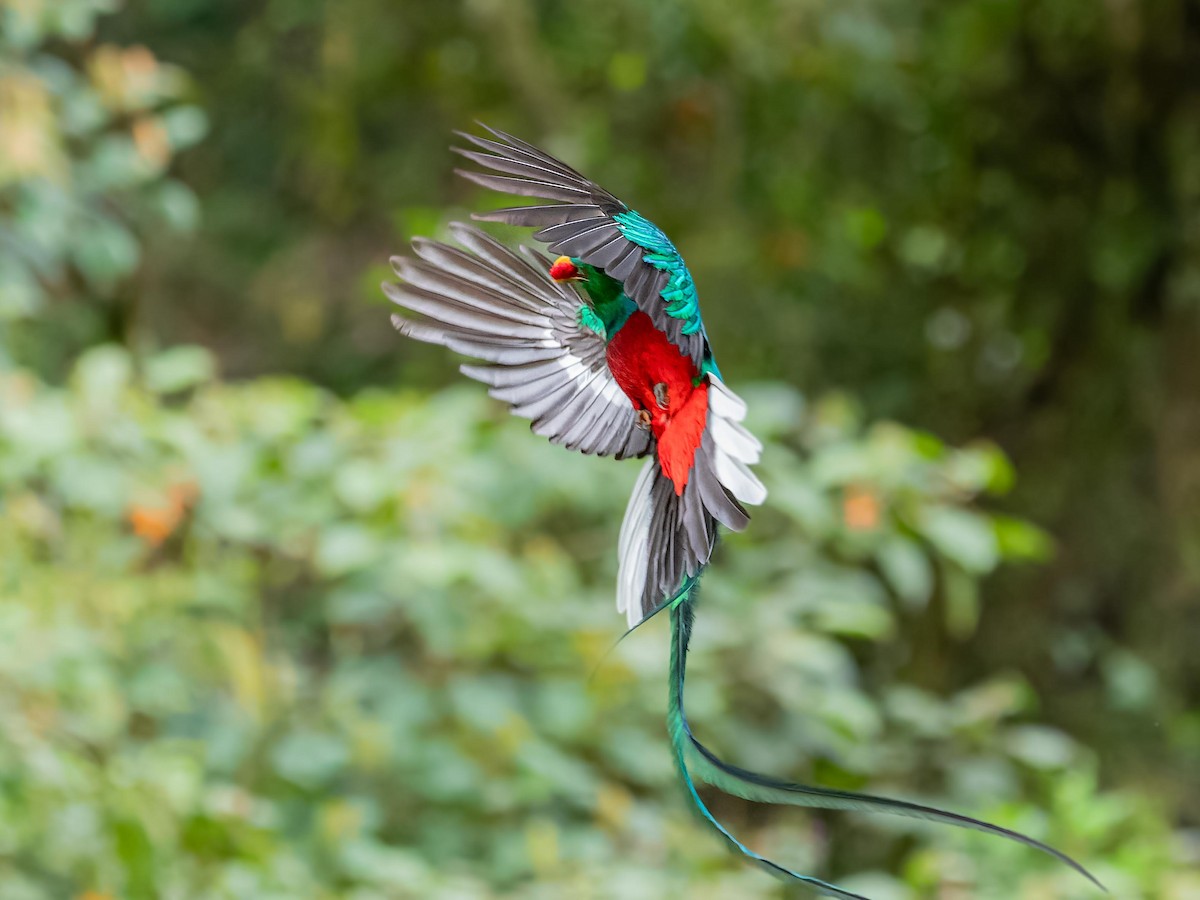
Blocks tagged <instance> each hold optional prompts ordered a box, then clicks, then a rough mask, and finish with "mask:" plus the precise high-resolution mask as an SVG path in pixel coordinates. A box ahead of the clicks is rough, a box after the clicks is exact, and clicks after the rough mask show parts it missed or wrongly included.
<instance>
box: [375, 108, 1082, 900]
mask: <svg viewBox="0 0 1200 900" xmlns="http://www.w3.org/2000/svg"><path fill="white" fill-rule="evenodd" d="M485 127H486V126H485ZM487 130H488V131H489V132H490V134H491V138H490V139H489V138H483V137H477V136H474V135H470V134H461V137H463V138H464V139H465V140H466V141H468V142H470V143H471V144H472V145H474V148H475V149H471V150H466V149H461V148H454V149H455V151H456V152H457V153H459V154H461V155H462V156H465V157H466V158H467V159H469V160H471V161H472V162H474V163H477V164H478V165H480V166H482V167H483V168H484V169H487V170H490V171H486V172H481V171H463V170H460V174H461V175H463V176H464V177H466V178H468V179H470V180H471V181H473V182H475V183H477V184H480V185H482V186H484V187H487V188H491V189H493V190H497V191H502V192H504V193H507V194H515V195H517V196H521V197H537V198H541V199H542V200H545V201H550V202H547V203H542V204H538V205H528V206H516V207H510V208H507V209H500V210H496V211H494V212H489V213H486V214H483V215H476V216H474V217H473V218H475V219H479V220H483V221H489V222H504V223H508V224H510V225H523V226H532V227H536V228H538V229H539V230H538V231H536V232H534V235H533V236H534V238H535V239H537V240H538V241H540V242H542V243H544V244H547V245H548V247H549V250H550V252H551V253H552V254H555V255H556V257H557V258H556V259H553V260H551V259H550V258H548V257H545V256H543V255H542V254H540V253H538V252H537V251H535V250H530V249H528V248H525V247H522V248H521V252H520V253H516V252H514V251H512V250H510V249H508V248H507V247H505V246H503V245H502V244H500V243H499V242H497V241H496V240H494V239H493V238H491V237H489V236H488V235H486V234H484V233H483V232H482V231H480V230H479V229H477V228H473V227H471V226H469V225H464V224H461V223H455V224H453V225H451V230H452V232H453V234H454V236H455V238H456V239H457V240H458V242H459V243H460V244H461V245H462V246H461V249H460V248H458V247H453V246H450V245H447V244H442V243H438V242H436V241H432V240H428V239H425V238H417V239H415V240H414V241H413V244H412V246H413V251H414V253H415V254H416V258H415V259H409V258H404V257H395V258H393V260H392V264H393V267H394V268H395V271H396V274H397V275H398V276H399V277H400V279H401V280H400V283H398V284H385V285H384V286H383V289H384V291H385V293H386V294H387V295H388V297H389V298H391V300H392V301H393V302H395V303H396V304H397V305H398V306H400V307H402V308H403V309H404V310H405V311H406V312H407V313H415V314H417V315H419V317H420V318H408V317H407V316H403V315H396V316H393V317H392V321H393V323H394V324H395V326H396V328H397V329H399V331H400V332H401V333H402V334H405V335H408V336H409V337H411V338H415V339H417V340H419V341H426V342H429V343H433V344H441V345H443V346H445V347H448V348H450V349H451V350H454V351H455V352H457V353H461V354H463V355H465V356H469V357H474V358H476V359H479V360H482V361H483V362H484V363H487V365H464V366H462V371H463V373H464V374H465V375H467V376H469V377H471V378H474V379H475V380H476V381H481V382H483V383H484V384H486V385H488V387H489V389H490V390H489V393H490V394H491V395H492V396H493V397H495V398H496V399H498V400H503V401H504V402H505V403H508V404H509V405H510V406H511V408H512V412H513V413H515V414H516V415H520V416H525V417H526V418H529V419H531V420H532V422H533V424H532V429H533V431H534V432H536V433H538V434H542V435H545V436H546V437H548V438H549V439H550V440H551V441H553V442H554V443H557V444H562V445H564V446H566V447H569V448H571V449H573V450H579V451H580V452H582V453H588V454H593V455H596V456H614V457H616V458H617V459H625V458H627V457H645V458H646V462H645V464H644V465H643V466H642V470H641V475H640V476H639V477H638V479H637V483H636V484H635V485H634V488H633V495H632V496H631V497H630V499H629V506H628V508H627V509H626V511H625V521H624V523H623V524H622V526H621V534H620V539H619V550H618V553H619V559H620V563H619V570H618V575H617V608H618V610H620V611H621V612H623V613H624V614H625V616H626V618H627V620H628V622H629V626H630V629H631V630H632V629H633V628H636V627H637V626H638V625H639V624H641V623H642V622H645V621H646V620H647V619H649V618H650V617H651V616H653V615H655V614H656V613H658V612H660V611H661V610H663V609H667V610H669V611H670V618H671V634H672V644H671V665H670V693H669V706H668V713H667V716H668V719H667V721H668V731H669V733H670V737H671V743H672V746H673V749H674V756H675V763H676V766H677V767H678V769H679V774H680V777H681V778H682V780H683V785H684V787H685V789H686V791H687V793H688V796H689V797H690V798H691V800H692V802H693V803H694V804H695V807H696V809H697V810H698V811H699V813H700V814H701V816H703V818H704V819H705V820H706V821H707V822H708V823H709V824H710V825H711V826H712V827H713V828H715V829H716V830H717V831H718V832H719V833H720V834H721V836H722V837H723V838H724V839H725V840H726V841H727V842H728V843H729V845H730V846H731V847H732V848H733V849H734V850H736V851H737V852H739V853H741V854H743V855H745V856H746V857H748V858H749V859H751V860H753V861H754V862H756V863H758V864H759V865H760V866H762V867H763V868H765V869H767V870H768V871H770V872H771V873H773V874H775V875H778V876H781V877H783V878H784V879H786V880H791V881H797V882H801V883H803V884H806V885H808V886H810V887H811V888H814V889H815V890H817V891H819V892H821V893H824V894H827V895H829V896H834V897H849V898H854V897H859V895H857V894H853V893H850V892H849V891H845V890H842V889H841V888H838V887H836V886H834V885H831V884H828V883H826V882H824V881H821V880H819V879H817V878H813V877H811V876H808V875H801V874H799V873H797V872H793V871H791V870H790V869H786V868H784V867H783V866H780V865H778V864H776V863H774V862H772V861H771V860H769V859H766V858H764V857H762V856H759V855H758V854H757V853H755V852H754V851H752V850H750V849H749V848H748V847H746V846H745V845H743V844H742V843H741V842H740V841H738V840H737V838H735V837H734V836H733V835H732V834H730V832H729V831H728V830H726V829H725V827H724V826H723V825H721V824H720V823H719V822H718V821H717V820H716V818H714V816H713V815H712V813H711V812H710V811H709V809H708V807H707V806H706V805H705V803H704V801H703V800H702V799H701V797H700V795H699V793H698V792H697V790H696V785H695V783H694V781H693V775H695V776H696V777H698V778H699V779H700V780H702V781H704V782H707V783H709V784H711V785H713V786H715V787H717V788H719V789H720V790H723V791H725V792H727V793H730V794H734V795H736V796H738V797H744V798H747V799H750V800H756V801H760V802H771V803H789V804H794V805H797V806H810V807H819V808H824V809H852V810H865V811H871V812H881V813H892V814H895V815H901V816H910V817H914V818H919V819H930V820H933V821H935V822H944V823H947V824H951V825H959V826H962V827H965V828H974V829H977V830H979V831H984V832H988V833H990V834H995V835H1000V836H1002V837H1007V838H1010V839H1012V840H1015V841H1019V842H1020V843H1023V844H1027V845H1029V846H1031V847H1035V848H1037V849H1039V850H1042V851H1044V852H1046V853H1049V854H1050V855H1052V856H1054V857H1056V858H1057V859H1059V860H1061V861H1062V862H1064V863H1066V864H1067V865H1069V866H1071V867H1072V868H1074V869H1076V870H1077V871H1079V872H1080V873H1082V874H1083V875H1084V876H1085V877H1087V878H1089V879H1091V880H1092V881H1093V882H1095V879H1094V878H1092V876H1091V875H1090V874H1089V873H1088V872H1087V871H1086V870H1085V869H1084V868H1083V867H1082V866H1080V865H1079V864H1078V863H1077V862H1075V861H1074V860H1072V859H1071V858H1069V857H1067V856H1066V855H1064V854H1062V853H1060V852H1059V851H1057V850H1055V849H1053V848H1051V847H1048V846H1046V845H1045V844H1042V843H1040V842H1039V841H1035V840H1034V839H1033V838H1029V837H1026V836H1025V835H1022V834H1018V833H1016V832H1014V831H1009V830H1008V829H1005V828H1001V827H999V826H997V825H990V824H988V823H986V822H981V821H978V820H976V819H971V818H968V817H966V816H960V815H957V814H955V813H951V812H944V811H942V810H938V809H932V808H930V807H926V806H919V805H917V804H915V803H908V802H905V801H902V800H888V799H884V798H880V797H872V796H868V795H864V794H856V793H851V792H848V791H838V790H829V789H826V788H819V787H809V786H806V785H801V784H791V783H788V782H785V781H779V780H776V779H773V778H768V777H766V776H764V775H760V774H757V773H755V772H748V771H746V770H744V769H739V768H737V767H736V766H732V765H729V764H728V763H726V762H724V761H722V760H721V759H719V758H718V757H717V756H716V755H715V754H714V753H713V752H712V751H711V750H709V749H708V748H707V747H705V746H704V745H703V744H701V743H700V742H699V741H698V740H697V739H696V738H695V736H694V735H693V734H692V730H691V727H690V726H689V724H688V720H687V715H686V713H685V712H684V704H683V685H684V670H685V665H686V658H687V650H688V640H689V637H690V634H691V627H692V620H693V617H694V615H695V603H696V594H697V582H698V580H699V578H700V574H701V572H702V571H703V570H704V567H705V565H706V564H707V563H708V561H709V558H710V557H711V555H712V552H713V546H714V544H715V543H716V539H717V525H718V523H720V524H721V525H724V526H725V527H727V528H730V529H732V530H734V531H741V530H742V529H743V528H745V527H746V525H747V523H748V522H749V520H750V519H749V516H748V515H747V513H746V510H745V508H744V506H743V504H760V503H762V502H763V500H764V499H765V498H766V495H767V492H766V489H765V488H764V487H763V485H762V483H761V482H760V481H759V480H758V478H757V477H756V476H755V475H754V474H753V473H752V472H751V471H750V469H749V466H750V465H752V464H754V463H756V462H757V461H758V458H759V452H760V450H761V445H760V444H759V442H758V441H757V440H756V439H755V438H754V437H753V435H751V434H750V433H749V432H748V431H747V430H746V429H745V428H744V427H743V426H742V424H741V422H742V419H743V417H744V416H745V414H746V405H745V403H743V402H742V400H741V399H740V398H739V397H738V396H737V395H736V394H734V393H733V391H731V390H730V389H729V388H728V387H726V386H725V382H724V380H723V379H722V376H721V373H720V370H719V369H718V368H717V364H716V361H715V360H714V359H713V354H712V348H711V346H710V345H709V342H708V335H707V334H706V333H705V330H704V323H703V322H702V321H701V319H700V307H699V304H698V302H697V297H696V286H695V284H694V283H693V281H692V276H691V274H690V273H689V272H688V269H687V266H685V265H684V262H683V258H682V257H681V256H680V255H679V251H678V250H676V249H675V246H674V245H673V244H672V243H671V241H670V240H669V239H668V238H667V236H666V235H665V234H663V232H662V231H661V230H659V228H657V227H656V226H655V225H654V224H653V223H651V222H650V221H649V220H648V219H646V218H644V217H643V216H641V215H640V214H639V213H637V212H635V211H634V210H632V209H630V208H629V207H628V206H626V205H625V204H624V203H622V202H621V201H620V200H618V199H617V198H616V197H614V196H613V195H612V194H610V193H609V192H608V191H606V190H604V189H603V188H602V187H600V186H599V185H597V184H595V183H593V182H592V181H590V180H588V179H587V178H585V177H584V176H583V175H581V174H580V173H578V172H576V171H575V170H574V169H572V168H571V167H570V166H568V165H566V164H565V163H562V162H560V161H558V160H557V159H555V158H553V157H552V156H550V155H549V154H547V153H544V152H542V151H541V150H539V149H537V148H536V147H533V146H532V145H530V144H527V143H525V142H524V141H521V140H518V139H517V138H515V137H512V136H511V135H508V134H505V133H504V132H501V131H496V130H494V129H490V128H489V129H487ZM493 173H497V174H493ZM1097 884H1098V882H1097ZM860 900H861V898H860Z"/></svg>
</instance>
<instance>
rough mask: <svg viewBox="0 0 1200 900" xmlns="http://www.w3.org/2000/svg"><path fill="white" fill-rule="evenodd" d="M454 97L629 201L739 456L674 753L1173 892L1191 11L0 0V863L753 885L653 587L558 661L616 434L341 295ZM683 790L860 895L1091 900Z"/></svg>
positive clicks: (708, 893)
mask: <svg viewBox="0 0 1200 900" xmlns="http://www.w3.org/2000/svg"><path fill="white" fill-rule="evenodd" d="M476 119H480V120H483V121H486V122H489V123H492V124H496V125H498V126H500V127H503V128H507V129H509V130H512V131H514V132H516V133H518V134H520V135H522V136H525V137H527V138H528V139H530V140H533V141H535V142H538V143H540V144H542V145H544V146H546V147H547V148H548V149H550V150H551V151H553V152H555V153H557V154H559V155H561V156H562V157H564V158H565V159H567V160H569V161H570V162H572V163H573V164H575V165H577V166H578V167H579V168H581V169H583V170H584V171H586V172H588V173H590V174H591V175H592V176H593V177H595V178H596V179H597V180H599V181H601V182H602V183H603V184H605V185H606V186H608V187H610V189H612V190H613V191H614V192H616V193H618V194H619V195H621V196H623V197H626V198H629V200H630V202H631V203H632V204H634V205H636V206H637V207H638V208H639V209H640V210H641V211H643V212H645V213H647V214H649V215H650V216H652V217H653V218H654V219H655V220H656V221H657V222H658V223H659V224H660V225H662V226H663V227H665V228H666V229H667V230H668V231H669V232H670V233H671V234H672V236H673V237H674V238H675V240H676V243H677V244H678V245H679V246H680V247H681V249H682V250H683V251H684V253H685V255H686V257H687V259H688V260H689V263H690V264H691V267H692V270H693V272H694V274H695V276H696V278H697V280H698V282H699V285H700V288H701V295H702V297H703V298H704V309H705V317H706V321H707V322H708V328H709V331H710V333H711V335H712V338H713V340H714V343H715V345H716V347H717V350H718V352H719V356H720V360H721V364H722V367H723V368H724V370H725V371H726V372H727V373H728V375H729V380H730V382H731V384H732V385H733V387H734V388H735V389H736V390H738V391H739V392H741V393H743V394H744V396H746V397H747V399H748V400H749V401H750V403H751V425H752V427H753V428H754V430H755V431H756V432H757V433H758V434H759V435H761V436H762V437H763V438H764V440H765V441H766V443H767V445H768V447H767V451H766V455H765V459H764V463H763V466H762V475H763V478H764V480H765V481H766V483H767V485H768V486H769V488H770V491H771V496H770V500H769V502H768V505H767V506H766V507H765V508H764V509H763V510H762V511H761V512H760V513H759V514H758V515H756V518H755V521H754V524H753V527H752V528H751V529H750V530H749V531H748V532H747V533H745V534H743V535H738V536H735V537H732V538H730V539H729V540H728V541H726V542H725V544H724V549H723V550H722V552H721V553H720V554H719V556H718V558H717V561H716V564H715V566H714V568H713V570H712V572H711V575H710V576H709V578H708V590H707V593H706V599H705V603H704V607H703V608H702V610H701V614H700V619H699V626H698V630H697V634H696V641H695V643H696V649H695V654H694V664H693V668H692V673H691V683H692V685H693V687H692V688H690V701H691V706H692V708H693V717H694V720H695V725H696V727H697V729H698V731H699V732H700V733H701V734H702V735H703V736H704V738H705V739H706V740H707V741H709V742H710V743H711V744H712V745H714V746H715V747H717V748H719V750H720V752H722V754H723V755H724V756H726V758H729V759H731V760H733V761H736V762H738V763H740V764H742V765H746V766H748V767H751V768H756V769H761V770H766V771H771V772H775V773H779V774H781V775H786V776H790V777H794V778H797V779H799V780H815V781H818V782H820V783H822V784H827V785H832V786H842V787H847V788H854V789H861V790H868V791H873V792H878V793H885V794H892V795H898V796H904V797H910V798H916V799H922V800H925V801H928V802H933V803H936V804H942V805H947V806H949V807H951V808H954V809H957V810H961V811H963V812H967V813H970V814H972V815H977V816H982V817H985V818H988V819H991V820H993V821H996V822H999V823H1002V824H1004V825H1007V826H1010V827H1014V828H1018V829H1021V830H1023V831H1026V832H1029V833H1031V834H1033V835H1035V836H1037V837H1039V838H1042V839H1044V840H1047V841H1050V842H1051V843H1053V844H1054V845H1055V846H1057V847H1060V848H1062V849H1063V850H1065V851H1067V852H1069V853H1071V854H1072V855H1074V856H1076V857H1078V858H1079V859H1080V860H1082V861H1083V862H1084V863H1085V864H1087V865H1088V866H1089V867H1090V868H1091V869H1092V870H1093V871H1094V872H1096V873H1097V874H1098V875H1099V876H1100V878H1101V879H1102V880H1104V881H1105V882H1106V883H1107V884H1108V886H1109V888H1110V889H1111V891H1112V894H1113V896H1115V897H1119V898H1164V900H1184V898H1189V900H1195V898H1197V897H1200V653H1197V649H1196V648H1197V642H1198V640H1200V599H1198V598H1200V406H1198V404H1197V400H1198V397H1200V6H1198V5H1197V4H1196V3H1195V2H1194V0H1142V2H1139V0H1107V2H1099V0H958V2H954V3H945V2H941V0H764V2H761V3H743V2H739V0H686V2H685V0H660V2H654V3H645V2H638V0H606V2H604V3H584V2H578V3H559V2H549V0H442V2H437V3H433V2H424V3H422V2H416V0H405V2H398V0H127V2H125V3H121V2H120V0H0V897H3V898H5V900H62V898H74V900H118V898H121V900H143V898H160V897H161V898H180V900H183V898H237V900H242V898H352V900H384V898H456V900H457V898H492V897H513V898H516V897H521V898H526V897H528V898H558V897H572V898H574V897H580V898H590V897H595V898H609V897H613V898H618V897H619V898H640V897H645V898H660V897H689V898H731V897H737V898H743V897H744V898H756V897H761V898H767V897H782V896H784V895H785V893H786V892H785V890H784V888H783V887H781V886H780V885H778V884H777V883H776V882H774V881H772V880H771V879H770V878H768V877H767V876H765V875H764V874H762V873H761V872H759V871H757V870H752V869H749V868H747V867H746V866H744V865H742V864H740V863H739V862H737V861H736V860H734V859H732V858H731V857H729V856H728V855H727V854H726V853H725V851H724V849H723V846H722V845H721V844H720V843H719V841H718V840H717V839H716V838H715V837H714V836H712V835H711V834H710V833H709V832H707V831H706V830H705V828H704V826H703V825H701V824H700V823H698V822H696V821H695V820H694V819H692V818H691V817H690V816H689V814H688V813H687V811H686V809H685V803H684V800H683V797H682V795H681V792H680V791H679V790H678V788H677V786H676V785H675V782H674V776H673V772H672V766H671V760H670V756H669V752H668V748H667V743H666V739H665V732H664V727H663V723H662V716H663V709H664V705H665V694H666V684H665V665H666V657H667V647H666V634H665V629H664V625H665V623H663V622H655V623H652V624H651V625H649V626H647V627H646V628H645V629H643V630H642V631H641V632H639V633H638V634H637V635H635V636H634V637H632V638H631V639H630V640H628V641H626V642H624V643H623V644H621V645H620V647H619V648H618V649H617V650H616V651H615V652H614V653H613V654H612V655H611V656H609V657H608V658H607V659H604V660H603V661H602V656H603V655H604V652H605V651H606V650H607V649H608V648H609V647H610V645H611V644H612V642H613V641H614V640H615V638H616V637H617V636H618V635H619V633H620V630H621V621H620V620H619V618H618V617H617V616H616V615H615V613H614V612H613V609H612V594H613V578H614V574H615V552H614V547H615V544H616V536H617V531H618V527H619V521H620V515H621V512H622V510H623V506H624V502H625V496H626V492H627V490H628V488H629V487H630V485H631V484H632V481H633V478H634V476H635V470H636V469H637V468H638V467H637V466H636V465H634V464H631V463H630V464H625V465H617V464H614V463H612V462H611V461H602V460H594V459H584V458H581V457H576V456H573V455H572V454H570V453H566V452H563V451H562V450H561V449H559V448H554V447H550V446H547V445H545V444H544V442H543V441H542V440H540V439H538V438H535V437H532V436H531V435H529V434H528V432H527V429H526V427H525V425H524V424H523V423H522V422H520V421H518V420H516V419H513V418H511V417H509V416H507V415H506V414H505V412H504V411H503V410H502V409H501V408H500V407H499V405H498V404H496V403H494V402H491V401H489V400H488V399H487V398H486V396H485V395H484V393H483V391H482V389H480V388H479V387H478V386H477V385H467V384H463V383H462V381H463V380H462V379H461V378H460V377H458V376H457V373H456V371H455V365H454V360H453V359H452V358H451V355H450V354H448V353H446V352H442V351H441V350H439V349H437V348H427V347H423V346H417V345H415V344H413V343H406V342H403V341H402V340H400V339H399V337H398V336H397V335H396V334H395V333H394V332H393V331H392V330H391V329H390V327H389V325H388V323H387V315H386V313H387V310H386V302H385V301H384V300H383V298H382V295H381V293H380V291H379V288H378V285H379V282H380V281H381V280H383V279H384V278H387V277H388V275H389V272H388V269H387V263H386V260H387V258H388V256H389V255H390V254H391V253H393V252H396V251H398V250H400V249H401V248H402V247H403V246H404V243H405V241H406V240H407V239H408V238H410V237H412V236H414V235H418V234H428V235H444V234H445V226H446V223H447V222H449V221H451V220H452V219H462V218H464V217H465V216H467V215H468V213H469V211H470V210H472V209H480V208H482V207H483V206H484V205H486V204H492V203H496V202H497V201H496V199H495V198H491V197H487V196H483V195H482V194H481V192H479V191H477V190H475V189H474V188H472V186H470V185H469V184H466V183H465V182H462V181H461V180H458V179H456V178H455V177H454V176H453V175H452V168H453V166H454V164H455V159H454V158H453V157H452V156H451V155H450V154H449V153H448V152H447V149H446V148H447V145H448V144H449V143H450V142H451V141H452V136H451V133H452V131H453V130H454V129H456V128H470V127H472V125H471V123H472V122H473V120H476ZM593 671H594V672H595V674H594V676H592V673H593ZM589 676H592V677H590V680H589ZM712 800H713V803H714V806H715V807H716V809H717V810H718V811H719V813H720V815H721V816H722V817H723V818H724V819H725V820H726V821H728V822H729V823H730V824H731V825H732V827H733V828H734V829H735V830H736V831H737V832H738V833H739V835H740V836H742V837H743V839H744V840H746V841H747V842H748V843H750V844H751V845H752V846H754V847H755V848H756V849H759V850H760V851H762V852H765V853H768V854H769V855H772V856H775V857H777V858H779V859H780V860H782V861H786V862H787V863H788V864H790V865H793V866H796V867H799V868H801V869H808V870H811V871H815V872H818V873H820V874H822V875H824V876H826V877H830V878H835V879H838V880H839V881H841V882H842V883H843V884H845V885H846V886H848V887H853V888H856V889H858V890H860V891H863V892H866V893H868V894H870V895H871V896H873V897H875V898H877V900H908V898H927V897H934V898H942V900H958V898H977V897H978V898H1028V900H1041V898H1090V897H1095V896H1097V894H1096V893H1095V892H1094V891H1093V890H1091V889H1090V888H1089V887H1088V885H1087V884H1086V883H1085V882H1083V881H1082V879H1080V878H1078V877H1077V876H1075V875H1073V874H1072V873H1070V872H1069V871H1067V870H1065V869H1064V868H1062V867H1059V866H1056V865H1055V864H1054V863H1053V861H1052V860H1049V859H1048V858H1046V857H1044V856H1042V855H1040V854H1037V853H1035V852H1032V851H1029V850H1026V849H1024V848H1021V847H1017V846H1013V845H1007V844H1006V843H1004V842H1000V841H996V840H994V839H990V838H987V837H984V836H981V835H977V834H974V833H961V832H956V831H953V830H948V829H944V828H935V827H931V826H927V825H925V824H922V823H913V822H910V821H907V820H883V819H879V818H875V817H864V816H859V815H853V814H824V813H819V812H816V813H815V812H809V811H803V810H782V811H778V810H774V809H767V808H762V807H757V806H754V805H753V804H748V803H743V802H741V801H734V800H728V799H722V798H720V797H715V796H714V797H713V798H712Z"/></svg>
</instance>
